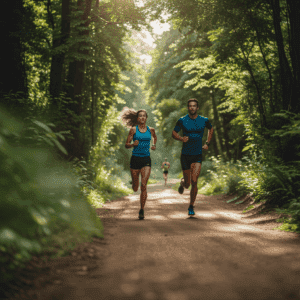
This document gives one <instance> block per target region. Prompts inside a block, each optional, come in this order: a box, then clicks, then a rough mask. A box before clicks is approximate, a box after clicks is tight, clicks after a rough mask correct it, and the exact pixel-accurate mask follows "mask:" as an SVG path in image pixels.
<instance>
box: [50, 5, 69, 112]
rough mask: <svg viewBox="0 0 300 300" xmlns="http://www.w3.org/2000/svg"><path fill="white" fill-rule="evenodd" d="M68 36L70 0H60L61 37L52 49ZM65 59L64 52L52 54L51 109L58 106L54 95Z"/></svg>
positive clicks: (56, 92) (59, 83)
mask: <svg viewBox="0 0 300 300" xmlns="http://www.w3.org/2000/svg"><path fill="white" fill-rule="evenodd" d="M69 36H70V0H62V14H61V38H56V39H54V41H53V49H54V50H55V48H57V47H58V46H62V45H64V44H66V42H67V40H68V38H69ZM64 60H65V52H60V53H57V54H54V55H53V56H52V62H51V71H50V95H51V98H52V101H51V102H52V106H53V109H54V110H55V109H57V108H58V103H57V99H55V98H56V97H59V95H60V92H61V87H62V72H63V65H64Z"/></svg>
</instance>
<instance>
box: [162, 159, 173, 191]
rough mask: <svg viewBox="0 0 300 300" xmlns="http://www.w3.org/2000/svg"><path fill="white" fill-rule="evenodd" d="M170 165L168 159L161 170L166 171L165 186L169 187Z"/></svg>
mask: <svg viewBox="0 0 300 300" xmlns="http://www.w3.org/2000/svg"><path fill="white" fill-rule="evenodd" d="M170 166H171V165H170V163H169V162H167V159H166V158H165V161H164V162H163V163H162V165H161V168H162V169H164V173H163V176H164V180H165V186H167V180H168V173H169V171H168V170H169V168H170Z"/></svg>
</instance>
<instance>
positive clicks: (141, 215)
mask: <svg viewBox="0 0 300 300" xmlns="http://www.w3.org/2000/svg"><path fill="white" fill-rule="evenodd" d="M139 219H140V220H142V219H144V210H143V209H140V212H139Z"/></svg>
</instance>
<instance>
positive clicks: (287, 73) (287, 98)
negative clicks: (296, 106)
mask: <svg viewBox="0 0 300 300" xmlns="http://www.w3.org/2000/svg"><path fill="white" fill-rule="evenodd" d="M271 7H272V10H273V23H274V28H275V38H276V43H277V49H278V56H279V64H280V73H281V74H280V79H281V90H282V91H281V92H282V100H283V108H284V109H285V110H291V108H292V107H291V104H292V98H293V96H294V93H295V89H294V79H293V75H292V72H291V69H290V66H289V63H288V60H287V57H286V54H285V50H284V44H283V36H282V30H281V26H280V21H281V19H280V11H281V9H280V3H279V0H271Z"/></svg>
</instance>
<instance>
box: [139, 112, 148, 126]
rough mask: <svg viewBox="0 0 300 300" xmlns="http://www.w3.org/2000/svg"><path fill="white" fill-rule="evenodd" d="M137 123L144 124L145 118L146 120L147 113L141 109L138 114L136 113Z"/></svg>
mask: <svg viewBox="0 0 300 300" xmlns="http://www.w3.org/2000/svg"><path fill="white" fill-rule="evenodd" d="M137 120H138V123H139V124H145V123H146V120H147V115H146V113H145V112H144V111H141V112H139V115H138V119H137Z"/></svg>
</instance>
